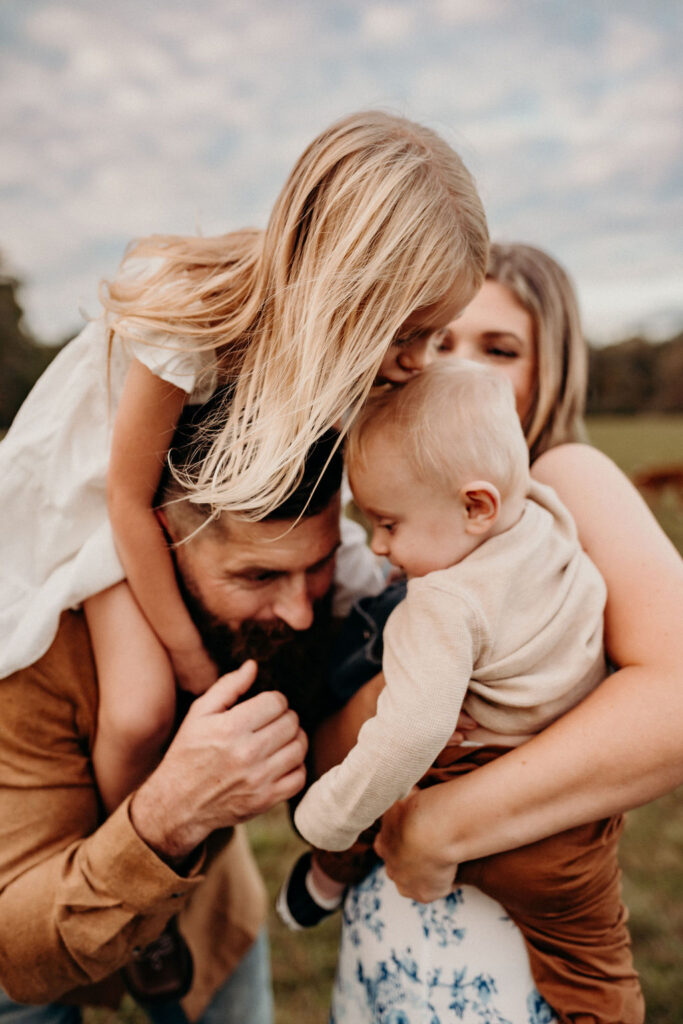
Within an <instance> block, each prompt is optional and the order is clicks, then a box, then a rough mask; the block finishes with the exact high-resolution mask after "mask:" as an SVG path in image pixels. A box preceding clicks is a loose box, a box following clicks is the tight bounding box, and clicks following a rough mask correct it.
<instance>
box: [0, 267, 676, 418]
mask: <svg viewBox="0 0 683 1024" xmlns="http://www.w3.org/2000/svg"><path fill="white" fill-rule="evenodd" d="M18 288H19V282H18V281H17V280H16V279H15V278H13V277H10V276H8V275H6V274H3V273H2V272H1V271H0V430H6V429H7V427H9V425H10V423H11V422H12V419H13V418H14V416H15V414H16V412H17V410H18V408H19V406H20V405H21V403H22V402H23V400H24V398H25V397H26V395H27V394H28V392H29V390H30V388H31V387H32V386H33V384H34V382H35V381H36V380H37V378H38V377H39V376H40V374H41V373H42V372H43V370H44V369H45V367H46V366H47V365H48V363H49V362H50V360H51V359H53V358H54V356H55V355H56V353H57V352H58V351H59V348H60V346H59V345H50V346H47V345H41V344H40V343H39V342H38V341H37V340H36V339H35V338H33V337H31V335H30V334H29V333H28V332H27V330H26V328H25V326H24V324H23V310H22V308H21V306H20V304H19V301H18V299H17V289H18ZM65 340H68V339H65ZM588 411H589V412H590V413H592V414H598V415H599V414H600V413H638V412H662V413H665V412H666V413H672V412H678V413H681V412H683V334H679V335H678V336H677V337H675V338H672V339H671V340H670V341H664V342H660V343H658V344H651V343H650V342H647V341H644V340H643V339H642V338H631V339H629V340H628V341H623V342H621V343H620V344H618V345H609V346H608V347H606V348H599V349H598V348H591V350H590V386H589V390H588Z"/></svg>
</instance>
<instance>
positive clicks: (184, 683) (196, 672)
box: [169, 645, 218, 693]
mask: <svg viewBox="0 0 683 1024" xmlns="http://www.w3.org/2000/svg"><path fill="white" fill-rule="evenodd" d="M169 654H170V656H171V661H172V663H173V671H174V673H175V677H176V682H177V684H178V686H179V687H180V689H181V690H187V691H188V692H189V693H205V692H206V691H207V690H208V689H209V687H210V686H213V684H214V683H215V682H216V680H217V679H218V668H217V666H216V664H215V662H214V661H212V659H211V658H210V657H209V655H208V654H207V652H206V650H205V648H204V647H202V646H201V645H199V646H198V647H193V648H191V649H190V650H187V651H169Z"/></svg>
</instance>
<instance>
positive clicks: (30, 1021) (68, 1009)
mask: <svg viewBox="0 0 683 1024" xmlns="http://www.w3.org/2000/svg"><path fill="white" fill-rule="evenodd" d="M144 1010H145V1013H146V1014H147V1016H148V1017H149V1018H150V1020H152V1021H153V1024H188V1021H187V1017H186V1016H185V1014H184V1013H183V1011H182V1008H181V1007H180V1004H179V1003H164V1004H163V1005H159V1006H155V1007H144ZM80 1021H81V1011H80V1008H79V1007H77V1006H65V1005H64V1004H62V1003H48V1004H46V1005H45V1006H25V1005H23V1004H21V1003H15V1002H13V1000H11V999H10V998H9V996H7V995H6V994H5V993H4V992H3V991H2V989H0V1024H80ZM247 1021H248V1022H249V1024H272V1021H273V993H272V987H271V982H270V956H269V951H268V937H267V935H266V932H265V931H263V932H261V934H260V936H259V937H258V939H257V940H256V942H255V943H254V944H253V946H252V947H251V949H250V950H249V951H248V953H247V954H246V956H245V957H244V958H243V959H242V961H241V962H240V964H239V965H238V967H237V969H236V970H235V971H233V973H232V974H231V975H230V977H229V978H228V980H227V981H226V982H225V984H224V985H223V987H222V988H220V989H219V990H218V992H217V993H216V995H215V996H214V997H213V999H212V1000H211V1002H210V1003H209V1005H208V1006H207V1008H206V1010H205V1011H204V1013H203V1014H202V1016H201V1017H200V1018H199V1021H198V1022H197V1024H245V1022H247Z"/></svg>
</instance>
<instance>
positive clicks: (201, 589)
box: [175, 497, 339, 633]
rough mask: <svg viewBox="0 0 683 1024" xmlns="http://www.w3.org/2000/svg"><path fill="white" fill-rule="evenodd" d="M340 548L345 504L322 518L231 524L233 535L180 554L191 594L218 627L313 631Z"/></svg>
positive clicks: (184, 547) (213, 537) (215, 536)
mask: <svg viewBox="0 0 683 1024" xmlns="http://www.w3.org/2000/svg"><path fill="white" fill-rule="evenodd" d="M338 546H339V498H338V497H337V498H335V499H334V500H333V501H332V502H331V503H330V504H329V505H328V507H327V508H326V509H325V510H324V511H323V512H321V513H319V514H318V515H316V516H311V517H310V518H302V519H300V520H299V522H298V523H296V525H295V524H294V522H293V521H292V520H264V521H262V522H258V523H250V522H243V521H240V520H236V519H234V520H230V523H229V526H228V530H227V533H226V535H225V536H221V535H220V534H219V533H217V532H212V533H210V534H206V535H202V534H201V533H200V534H199V535H198V536H197V537H196V538H195V539H194V540H191V541H189V542H188V543H187V544H181V545H180V546H179V547H178V548H176V551H175V555H176V561H177V566H178V569H179V572H180V575H181V577H182V579H183V582H184V584H185V589H186V590H187V591H188V592H189V594H190V595H191V597H192V599H193V600H194V601H195V602H197V603H198V604H199V605H201V608H202V610H203V612H204V613H205V614H206V615H207V616H208V617H209V618H210V619H212V620H213V621H214V622H218V623H221V624H223V625H224V626H227V627H228V628H229V630H231V631H232V632H233V633H237V632H238V631H239V630H240V629H241V627H242V626H243V625H244V624H245V623H256V622H257V623H261V624H263V626H264V627H268V626H272V627H275V628H277V627H278V626H282V624H285V625H286V626H289V627H290V628H291V629H294V630H306V629H308V628H309V627H310V626H311V625H312V623H313V606H314V603H315V602H316V601H318V600H320V599H321V598H322V597H323V596H324V595H325V594H326V593H327V592H328V590H329V588H330V586H331V584H332V576H333V574H334V563H335V554H336V551H337V548H338Z"/></svg>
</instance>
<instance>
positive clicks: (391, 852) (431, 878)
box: [374, 786, 458, 903]
mask: <svg viewBox="0 0 683 1024" xmlns="http://www.w3.org/2000/svg"><path fill="white" fill-rule="evenodd" d="M439 788H440V787H439V786H435V787H434V789H433V790H430V789H422V790H420V789H414V790H413V792H412V793H410V794H409V795H408V796H407V797H406V798H405V800H399V801H398V802H397V803H395V804H394V806H393V807H390V808H389V810H388V811H386V812H385V813H384V814H383V815H382V828H381V830H380V833H379V835H378V836H377V838H376V840H375V844H374V846H375V851H376V853H377V854H378V856H380V857H381V858H382V860H383V861H384V863H385V865H386V869H387V874H388V876H389V878H391V880H392V881H393V882H394V884H395V886H396V888H397V889H398V891H399V892H400V893H401V895H402V896H407V897H409V898H410V899H413V900H418V901H419V902H420V903H430V902H431V901H432V900H435V899H438V898H439V897H440V896H447V895H448V893H449V892H451V891H452V889H453V885H454V883H455V875H456V871H457V869H458V865H457V864H456V863H455V862H454V861H453V860H452V859H450V858H449V856H448V853H447V852H446V851H445V849H444V838H443V836H442V835H440V834H439V833H438V830H437V831H435V829H434V820H433V819H432V818H431V815H430V811H429V800H430V796H431V794H432V792H433V791H434V790H438V789H439ZM437 821H438V818H437Z"/></svg>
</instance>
